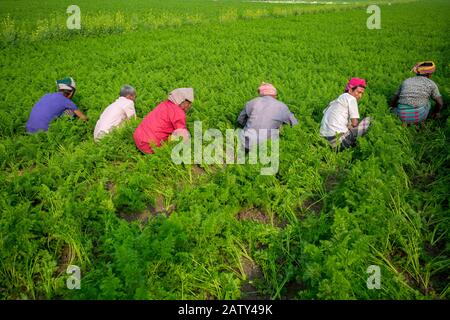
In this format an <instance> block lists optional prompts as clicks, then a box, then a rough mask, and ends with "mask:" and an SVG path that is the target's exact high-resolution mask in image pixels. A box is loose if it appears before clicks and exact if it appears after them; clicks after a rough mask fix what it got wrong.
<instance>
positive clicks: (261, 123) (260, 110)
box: [237, 82, 298, 150]
mask: <svg viewBox="0 0 450 320" xmlns="http://www.w3.org/2000/svg"><path fill="white" fill-rule="evenodd" d="M258 92H259V97H256V98H254V99H252V100H250V101H249V102H247V104H246V105H245V107H244V109H243V110H242V112H241V113H240V114H239V116H238V119H237V121H238V122H239V124H241V125H242V126H244V130H242V131H241V134H240V140H241V143H242V145H243V146H244V148H245V149H246V150H250V148H251V147H252V146H253V145H257V144H260V143H261V142H264V141H266V140H267V139H272V138H273V139H275V138H277V137H278V129H279V128H280V127H281V126H282V125H283V124H284V123H286V124H289V125H291V126H295V125H296V124H297V123H298V121H297V119H296V118H295V116H294V114H293V113H292V112H291V111H290V110H289V108H288V107H287V106H286V105H285V104H284V103H283V102H281V101H279V100H277V89H276V88H275V87H274V86H273V85H272V84H270V83H265V82H263V83H262V84H261V86H260V87H259V88H258ZM261 129H263V130H261Z"/></svg>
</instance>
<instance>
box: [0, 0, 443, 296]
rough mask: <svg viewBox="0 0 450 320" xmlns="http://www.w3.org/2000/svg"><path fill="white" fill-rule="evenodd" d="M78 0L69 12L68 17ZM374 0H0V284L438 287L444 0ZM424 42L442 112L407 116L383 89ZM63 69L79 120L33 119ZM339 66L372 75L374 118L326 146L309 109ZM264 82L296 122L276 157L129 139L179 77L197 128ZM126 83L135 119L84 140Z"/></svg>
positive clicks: (64, 287) (115, 289) (386, 292)
mask: <svg viewBox="0 0 450 320" xmlns="http://www.w3.org/2000/svg"><path fill="white" fill-rule="evenodd" d="M319 2H320V1H319ZM72 4H75V5H77V6H78V7H79V8H80V12H81V29H74V30H70V29H68V28H67V25H66V20H67V19H68V17H69V16H70V14H68V13H67V12H66V10H67V8H68V7H69V6H70V5H72ZM370 4H373V3H372V2H366V1H346V2H345V3H343V1H334V2H333V3H332V4H324V3H316V4H306V3H298V4H285V3H264V2H248V1H238V0H228V1H227V0H224V1H208V0H185V1H183V0H165V1H157V0H128V1H121V0H113V1H106V0H102V1H88V0H77V1H76V2H73V3H72V2H70V1H65V0H64V1H56V0H41V1H36V0H30V1H24V0H17V1H13V0H0V73H1V75H2V76H1V77H0V119H1V120H0V167H1V171H0V299H3V300H11V299H70V300H72V299H75V300H78V299H92V300H95V299H139V300H155V299H156V300H167V299H191V300H206V299H219V300H222V299H361V300H365V299H445V300H446V299H449V298H450V278H449V276H450V256H449V255H450V241H449V240H450V235H449V228H450V214H449V196H450V188H449V185H450V148H449V140H448V139H449V135H450V120H448V116H449V111H448V106H447V105H448V101H449V99H450V60H449V58H450V42H449V34H450V20H449V16H450V2H449V1H446V0H429V1H426V0H419V1H395V0H392V1H378V2H377V3H376V4H377V5H378V6H379V8H380V12H381V28H380V29H369V28H368V27H367V24H366V22H367V19H368V18H369V17H370V15H371V14H370V13H368V12H367V7H368V6H369V5H370ZM424 60H433V61H434V62H435V63H436V65H437V69H436V72H435V74H433V78H432V79H433V81H435V82H436V84H437V85H438V86H439V90H440V92H441V94H442V97H443V100H444V102H445V107H444V110H443V112H442V115H443V116H442V118H441V119H438V120H432V119H430V120H427V121H426V122H425V124H424V125H423V126H408V127H407V126H402V123H401V121H400V120H399V119H398V118H397V117H396V116H394V115H393V114H392V113H391V112H390V111H389V107H388V102H389V99H390V97H391V96H392V95H393V94H394V93H395V91H396V89H397V88H398V86H399V85H400V84H401V82H402V81H403V80H404V79H406V78H408V77H411V76H412V75H413V74H412V73H411V68H412V67H413V66H414V64H415V63H417V62H418V61H424ZM66 76H70V77H73V78H74V79H75V80H76V82H77V91H76V94H75V96H74V102H75V103H76V105H77V106H78V107H79V108H80V110H82V111H83V112H84V113H85V114H86V115H87V116H88V117H89V121H88V122H87V123H83V122H82V121H79V120H77V119H71V118H69V117H62V118H60V119H58V120H55V121H53V122H52V124H51V126H50V129H49V131H48V132H40V133H37V134H33V135H30V134H27V133H26V130H25V124H26V121H27V119H28V116H29V114H30V111H31V109H32V107H33V105H34V104H35V103H36V102H37V101H38V100H39V99H40V97H41V96H43V95H44V94H45V93H48V92H54V91H55V80H56V79H61V78H63V77H66ZM351 77H361V78H364V79H366V80H367V89H366V92H365V95H364V97H363V98H362V100H361V101H360V103H359V109H360V113H361V115H362V116H363V117H364V116H370V117H371V118H372V120H373V123H372V126H371V128H370V129H369V131H368V133H367V135H365V136H364V137H362V138H361V139H359V140H358V145H357V146H356V147H355V148H352V149H348V150H345V151H343V152H338V153H337V152H335V151H334V150H333V149H331V148H330V147H329V145H328V143H327V141H326V140H325V139H323V138H322V137H320V136H319V126H320V121H321V119H322V111H323V110H324V109H325V107H326V106H327V104H328V103H329V102H330V101H332V100H333V99H335V98H336V97H337V96H338V95H339V94H341V93H342V91H343V89H344V87H345V84H346V83H347V81H348V79H350V78H351ZM262 81H266V82H271V83H273V84H274V85H275V86H276V87H277V89H278V91H279V99H280V100H281V101H283V102H284V103H286V104H287V105H288V106H289V108H290V110H291V111H292V112H293V113H294V114H295V116H296V117H297V119H298V121H299V125H297V126H294V127H289V126H286V127H283V129H282V131H281V134H280V141H279V168H278V171H277V173H276V174H274V175H262V174H260V172H261V171H260V170H261V168H262V167H263V165H262V164H249V163H245V164H227V165H222V164H209V163H206V162H205V161H201V162H200V163H198V164H197V163H194V164H176V163H174V162H173V161H172V160H171V152H172V148H173V147H174V144H175V143H167V144H165V145H164V146H163V147H161V148H158V149H157V150H156V151H155V153H154V154H152V155H144V154H142V153H141V152H140V151H139V150H138V149H137V148H136V146H135V143H134V141H133V132H134V130H135V129H136V127H137V126H138V124H139V123H140V121H141V120H142V118H143V117H144V116H145V115H146V114H147V113H148V112H150V111H151V110H152V109H153V108H155V106H156V105H157V104H159V103H160V102H161V101H163V100H165V99H166V98H167V94H168V92H169V91H171V90H172V89H174V88H179V87H192V88H194V90H195V101H194V103H193V105H192V110H191V111H190V112H189V113H188V115H187V122H188V124H187V127H188V129H189V131H191V133H192V132H193V130H194V123H195V122H197V121H201V123H202V130H203V131H205V130H207V129H208V128H215V129H218V130H219V131H220V132H223V133H224V132H225V130H227V129H234V128H237V126H238V125H237V122H236V119H237V117H238V115H239V112H240V111H241V110H242V108H243V106H244V105H245V103H246V102H247V101H249V100H250V99H252V98H254V97H255V96H256V95H257V93H256V89H257V87H258V85H259V84H260V83H261V82H262ZM126 83H129V84H131V85H133V86H134V87H135V88H136V90H137V100H136V111H137V116H138V118H137V119H136V120H132V121H130V122H128V123H127V124H126V125H124V126H122V127H121V128H119V129H117V130H115V131H114V132H113V133H111V134H110V135H108V136H107V137H105V138H104V139H102V140H101V142H98V143H96V142H94V139H93V131H94V127H95V125H96V122H97V120H98V118H99V116H100V114H101V113H102V111H103V110H104V109H105V108H106V107H107V106H108V105H109V104H110V103H112V102H113V101H114V100H115V99H116V98H117V97H118V93H119V90H120V87H121V86H122V85H123V84H126ZM203 145H204V146H208V141H206V140H204V141H203ZM70 266H76V267H77V268H79V270H80V272H81V277H80V278H79V279H78V280H79V283H80V288H79V289H77V288H75V289H74V288H71V287H70V285H69V281H68V279H69V277H70V276H71V274H70V273H68V269H70V268H71V267H70ZM370 266H376V267H379V270H380V275H381V278H380V286H379V287H378V288H369V286H368V278H369V277H370V276H371V272H370V271H369V272H368V268H369V267H370ZM369 270H370V268H369Z"/></svg>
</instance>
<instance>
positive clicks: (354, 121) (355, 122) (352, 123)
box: [348, 119, 358, 129]
mask: <svg viewBox="0 0 450 320" xmlns="http://www.w3.org/2000/svg"><path fill="white" fill-rule="evenodd" d="M357 126H358V119H350V123H349V124H348V128H349V129H353V128H356V127H357Z"/></svg>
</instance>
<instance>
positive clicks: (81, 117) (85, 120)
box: [73, 109, 88, 122]
mask: <svg viewBox="0 0 450 320" xmlns="http://www.w3.org/2000/svg"><path fill="white" fill-rule="evenodd" d="M73 112H74V113H75V114H76V116H77V117H78V118H80V119H81V120H83V121H84V122H87V121H88V117H87V116H86V115H85V114H84V113H83V112H81V111H80V110H78V109H77V110H74V111H73Z"/></svg>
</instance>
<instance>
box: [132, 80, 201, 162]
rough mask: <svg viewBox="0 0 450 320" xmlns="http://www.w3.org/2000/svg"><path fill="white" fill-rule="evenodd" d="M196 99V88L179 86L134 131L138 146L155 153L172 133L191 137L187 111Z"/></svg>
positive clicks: (185, 137) (145, 151)
mask: <svg viewBox="0 0 450 320" xmlns="http://www.w3.org/2000/svg"><path fill="white" fill-rule="evenodd" d="M193 101H194V89H192V88H179V89H175V90H173V91H172V92H171V93H170V94H169V99H168V100H166V101H164V102H162V103H160V104H159V105H158V106H157V107H156V108H155V109H153V110H152V111H151V112H150V113H149V114H147V116H145V118H144V120H142V122H141V124H139V126H138V127H137V128H136V130H135V131H134V134H133V137H134V141H135V143H136V146H137V147H138V149H139V150H141V151H142V152H144V153H148V154H150V153H153V148H154V147H159V146H161V143H162V142H163V141H166V140H168V139H169V137H170V136H171V135H174V136H175V135H176V136H183V138H184V139H188V138H189V131H187V129H186V111H187V110H189V108H190V107H191V104H192V102H193Z"/></svg>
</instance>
